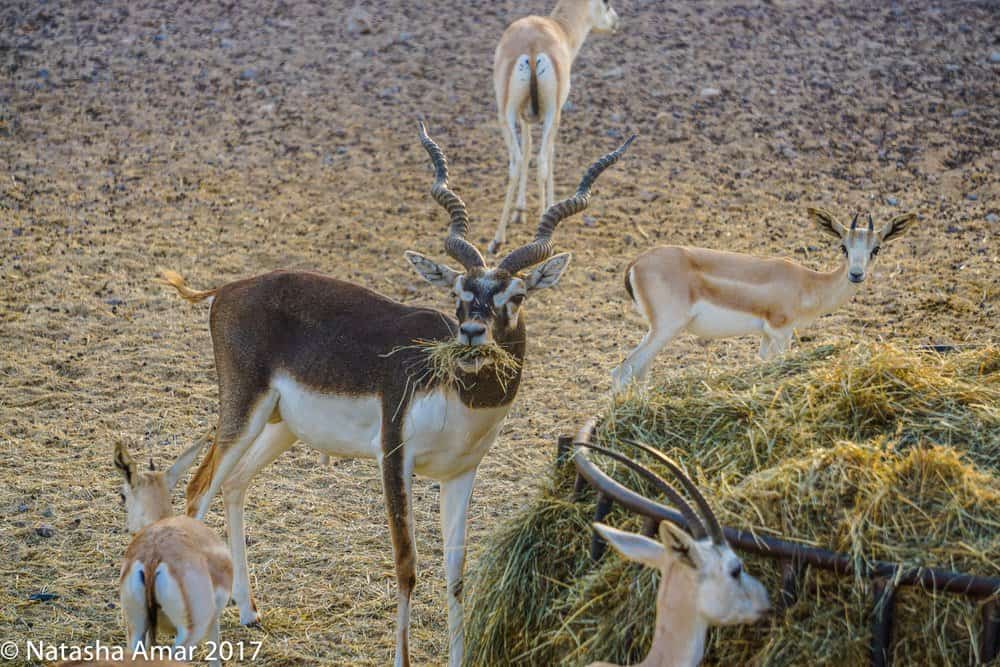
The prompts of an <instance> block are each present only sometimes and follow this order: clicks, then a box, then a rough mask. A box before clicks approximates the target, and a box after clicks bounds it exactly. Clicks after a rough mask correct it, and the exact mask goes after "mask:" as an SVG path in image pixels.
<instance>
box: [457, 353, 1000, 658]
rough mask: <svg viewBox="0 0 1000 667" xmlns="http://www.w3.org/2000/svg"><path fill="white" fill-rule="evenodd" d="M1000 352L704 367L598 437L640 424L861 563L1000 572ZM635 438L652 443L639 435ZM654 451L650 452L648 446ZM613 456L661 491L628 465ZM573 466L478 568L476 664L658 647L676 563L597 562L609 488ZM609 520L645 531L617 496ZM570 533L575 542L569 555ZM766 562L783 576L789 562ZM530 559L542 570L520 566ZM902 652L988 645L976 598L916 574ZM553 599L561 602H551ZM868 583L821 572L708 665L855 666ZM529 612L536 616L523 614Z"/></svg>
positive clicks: (631, 406) (961, 651) (724, 515)
mask: <svg viewBox="0 0 1000 667" xmlns="http://www.w3.org/2000/svg"><path fill="white" fill-rule="evenodd" d="M998 360H1000V351H998V350H997V349H996V348H992V347H990V348H985V349H981V350H976V351H970V352H966V353H961V354H954V355H947V356H939V355H936V354H933V353H914V352H906V351H903V350H900V349H898V348H895V347H892V346H886V345H860V346H856V347H841V348H834V347H818V348H815V349H812V350H807V351H804V352H802V353H800V354H797V355H795V356H793V357H790V358H788V359H786V360H784V361H779V362H777V363H772V364H767V365H763V366H759V367H755V368H751V369H746V370H741V371H738V372H735V373H716V374H713V375H711V376H709V377H704V376H699V375H697V374H692V375H688V376H685V377H680V378H678V379H676V380H672V381H669V382H668V383H666V384H664V385H662V386H658V387H655V388H653V389H650V390H649V391H647V392H643V393H641V394H640V393H635V394H632V395H629V396H626V397H624V398H622V399H620V400H618V401H617V402H616V403H615V404H614V405H613V406H611V407H610V408H609V410H608V412H607V414H606V415H605V416H604V419H603V421H602V423H601V425H600V426H599V429H598V439H599V440H600V441H601V443H602V444H604V445H606V446H611V447H616V446H617V444H618V442H619V440H620V439H621V438H623V437H630V438H639V439H642V440H644V441H646V442H649V443H652V444H654V445H656V446H657V447H659V448H661V449H663V450H664V451H667V452H668V453H669V454H670V455H671V456H674V457H675V458H677V459H679V460H681V461H682V462H683V463H684V464H685V465H686V467H687V468H688V470H689V471H690V472H691V474H692V475H694V477H695V479H697V480H698V482H699V485H700V486H701V487H702V488H704V489H705V490H706V492H707V495H708V496H709V498H711V499H713V505H714V506H715V507H716V510H717V512H718V514H719V516H720V518H721V519H722V520H723V521H724V522H725V523H727V524H729V525H739V526H741V527H744V528H750V529H752V530H754V531H756V532H758V533H761V534H763V533H767V534H771V535H779V536H782V537H786V538H795V539H799V540H802V541H804V542H807V543H809V544H813V545H817V546H823V547H826V548H831V549H836V550H838V551H842V552H845V553H848V554H849V555H851V557H852V558H854V559H855V560H856V561H858V562H859V563H861V562H870V561H872V560H888V561H896V562H901V563H906V564H907V565H912V566H928V567H941V568H947V569H954V570H959V571H964V572H971V573H976V574H983V575H989V576H998V575H1000V563H998V557H1000V520H998V518H997V514H996V508H997V507H998V506H1000V475H998V470H1000V465H998V462H1000V412H998V406H1000V400H998V399H1000V364H998ZM629 453H630V454H632V455H634V454H635V452H634V450H629ZM647 463H648V462H647ZM601 464H602V466H603V467H604V468H605V469H606V470H608V471H609V472H611V473H612V474H614V475H615V476H616V477H617V478H619V479H621V480H625V481H627V483H628V484H629V485H630V486H632V487H633V488H638V489H641V490H643V491H644V492H645V493H648V494H652V491H651V490H650V489H649V488H648V487H645V486H644V485H643V483H641V482H640V481H639V480H638V479H637V478H636V477H635V476H634V475H632V474H631V473H630V472H628V471H627V470H623V469H622V466H616V465H615V464H614V463H613V462H611V461H608V460H604V461H602V462H601ZM570 480H571V475H570V474H569V472H568V471H561V472H559V473H557V474H555V475H554V477H553V480H552V482H551V485H550V486H549V487H548V488H547V489H546V490H545V491H544V492H543V493H542V495H541V497H540V498H539V499H538V500H537V501H536V503H535V505H534V506H531V507H528V508H527V509H526V510H524V511H523V512H522V513H521V514H520V515H519V516H517V517H515V518H514V519H513V520H512V521H511V522H509V523H508V524H506V525H505V526H504V527H502V528H501V529H500V530H499V531H498V533H497V534H496V536H495V537H494V538H493V542H492V544H491V545H490V546H489V547H487V549H486V554H487V556H485V557H484V558H483V559H482V560H481V561H480V562H479V563H477V564H476V565H475V573H474V577H473V581H474V585H473V590H474V593H473V596H472V600H473V604H474V607H473V609H472V611H471V614H470V628H469V630H468V633H467V636H469V637H470V638H471V639H470V647H469V651H470V664H505V663H514V664H519V663H523V664H537V665H542V664H567V665H575V664H586V663H587V662H588V661H591V660H597V659H601V660H616V661H620V662H624V663H627V662H630V661H636V660H638V659H641V658H642V657H643V656H644V654H645V652H646V650H647V648H648V645H649V641H650V640H651V638H652V621H653V614H654V598H655V590H656V580H657V576H656V574H655V573H654V572H652V571H650V570H648V569H640V568H638V567H637V566H635V565H633V564H629V563H626V562H625V561H623V560H622V559H621V558H619V557H618V556H617V555H611V556H609V557H607V558H605V559H604V560H603V561H602V562H601V563H600V564H599V565H598V566H593V565H592V564H591V563H589V562H588V558H587V548H588V546H589V541H590V531H589V530H586V529H581V525H583V526H586V525H587V523H588V522H589V515H590V513H591V512H592V510H593V499H592V497H590V496H588V497H587V498H586V499H585V500H584V501H583V502H580V503H575V504H574V503H572V502H570V498H571V482H570ZM608 521H609V522H610V523H612V524H614V525H619V526H624V527H629V528H632V529H636V530H637V529H638V527H639V521H638V519H637V518H635V517H631V516H628V515H626V514H625V513H623V512H621V511H615V512H613V513H612V515H611V516H610V517H609V519H608ZM552 545H559V546H560V549H561V551H560V552H559V553H560V554H561V557H560V558H553V557H552V556H551V553H550V552H551V551H552V550H553V546H552ZM747 567H748V568H749V570H750V571H751V572H753V573H754V574H755V575H757V576H759V577H760V578H761V579H762V580H764V581H765V583H766V584H767V585H768V588H769V590H771V591H772V592H774V591H777V589H778V585H779V576H778V573H777V569H776V567H775V565H774V564H773V563H770V562H766V561H762V560H761V559H756V558H751V559H748V564H747ZM518 572H528V573H530V576H527V577H524V576H520V577H518V576H515V575H512V573H518ZM897 604H898V607H897V614H896V626H895V629H896V632H895V634H894V641H895V646H894V653H895V656H896V659H897V660H899V661H900V664H921V665H937V664H947V665H966V664H969V663H970V662H974V661H975V660H977V659H978V657H977V654H976V651H977V646H978V633H979V631H980V624H979V615H978V613H979V609H978V606H977V604H975V603H972V602H969V601H967V600H965V599H963V598H960V597H956V596H953V595H948V594H928V593H925V592H923V591H918V590H914V589H910V588H903V589H902V590H901V592H900V594H899V596H898V603H897ZM540 605H541V606H542V607H543V609H544V613H539V611H537V608H538V607H539V606H540ZM870 610H871V591H870V589H869V585H868V582H867V581H865V580H859V581H854V580H853V579H852V578H838V577H835V576H833V575H830V574H828V573H825V572H816V571H813V570H809V571H808V572H807V575H806V579H805V582H804V585H803V588H802V594H801V596H800V599H799V601H798V602H797V603H796V605H794V606H793V607H792V608H791V609H789V610H788V611H787V612H785V613H784V614H783V615H780V616H778V617H777V618H776V619H775V621H774V622H773V624H772V625H769V626H756V627H753V628H729V629H725V630H722V631H718V632H715V633H713V636H712V637H713V638H712V640H711V642H710V645H709V649H708V654H707V656H706V662H707V663H709V664H724V665H747V664H760V665H802V664H822V665H845V664H863V663H864V662H866V661H867V650H868V642H869V637H870V635H869V628H870V619H869V614H870ZM525 617H527V618H528V619H530V622H529V623H528V624H527V628H528V631H525V632H521V631H519V627H523V626H524V622H523V621H522V622H521V623H520V625H519V624H518V623H517V620H518V619H519V618H525Z"/></svg>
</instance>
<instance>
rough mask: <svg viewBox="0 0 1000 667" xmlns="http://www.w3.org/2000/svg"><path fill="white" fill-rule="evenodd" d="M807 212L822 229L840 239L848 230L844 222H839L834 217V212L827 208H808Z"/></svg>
mask: <svg viewBox="0 0 1000 667" xmlns="http://www.w3.org/2000/svg"><path fill="white" fill-rule="evenodd" d="M806 213H808V214H809V217H810V219H812V221H813V222H814V223H815V224H816V226H817V227H819V228H820V230H821V231H824V232H826V233H827V234H829V235H830V236H836V237H837V238H838V239H840V238H843V237H844V234H845V233H846V231H847V230H846V229H845V228H844V226H843V225H842V224H840V223H839V222H837V219H836V218H835V217H833V213H830V212H829V211H827V210H826V209H825V208H807V209H806Z"/></svg>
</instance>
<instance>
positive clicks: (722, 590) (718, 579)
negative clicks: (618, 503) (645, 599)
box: [575, 442, 771, 667]
mask: <svg viewBox="0 0 1000 667" xmlns="http://www.w3.org/2000/svg"><path fill="white" fill-rule="evenodd" d="M575 444H576V445H578V446H584V447H589V448H590V449H594V450H597V451H599V452H601V453H602V454H605V455H607V456H610V457H611V458H613V459H615V460H617V461H620V462H622V463H624V464H625V465H626V466H628V467H629V468H631V469H632V470H635V471H636V472H637V473H639V474H640V475H641V476H643V477H645V478H646V479H647V480H649V481H650V482H652V483H653V485H654V486H655V487H656V488H657V489H658V490H659V491H661V492H663V494H664V495H666V496H667V497H668V498H669V499H670V502H671V504H672V505H673V506H674V507H675V508H677V510H679V511H680V513H681V514H682V515H683V517H684V521H685V523H686V524H687V527H688V530H689V531H690V534H689V533H687V532H685V531H684V530H683V529H681V528H679V527H677V526H676V525H674V524H673V523H671V522H670V521H662V522H660V528H659V533H660V539H659V541H657V540H653V539H650V538H648V537H645V536H643V535H637V534H635V533H628V532H625V531H622V530H617V529H615V528H611V527H610V526H606V525H604V524H602V523H595V524H594V528H595V529H596V530H597V532H598V533H599V534H600V535H601V536H602V537H603V538H604V539H606V540H607V541H608V542H609V543H610V544H611V546H613V547H614V548H615V549H616V550H617V551H618V552H620V553H621V554H622V555H623V556H625V558H628V559H629V560H633V561H636V562H639V563H642V564H643V565H646V566H648V567H654V568H656V569H658V570H659V571H660V587H659V591H658V592H657V595H656V625H655V627H654V629H653V643H652V645H651V646H650V647H649V653H648V654H647V655H646V659H645V660H643V661H642V662H641V663H638V665H639V666H643V667H694V666H695V665H698V664H699V663H700V662H701V659H702V656H703V655H704V652H705V635H706V633H707V632H708V628H709V627H712V626H718V625H739V624H743V623H754V622H756V621H758V620H760V619H761V618H763V617H764V616H765V615H766V614H767V613H768V612H770V610H771V603H770V601H769V600H768V596H767V590H766V589H765V588H764V585H763V584H761V583H760V581H758V580H757V579H756V578H754V577H752V576H750V575H749V574H747V573H746V571H745V570H744V569H743V562H742V561H741V560H740V558H739V556H737V555H736V554H735V553H734V552H733V550H732V547H730V546H729V543H728V542H727V541H726V537H725V535H724V534H723V531H722V526H721V525H720V524H719V521H718V519H716V518H715V513H714V512H712V508H711V507H710V506H709V504H708V501H706V500H705V497H704V496H703V495H702V494H701V492H700V491H699V490H698V487H697V486H695V484H694V482H692V481H691V479H690V478H689V477H688V476H687V475H685V474H684V472H683V471H682V470H681V468H680V466H678V465H677V464H676V463H674V462H673V461H672V460H670V459H669V458H667V457H666V456H665V455H664V454H663V453H662V452H660V451H658V450H656V449H653V448H652V447H648V446H646V445H643V444H640V443H637V442H630V443H629V444H632V445H634V446H636V447H639V448H640V449H642V450H643V451H645V452H646V453H647V454H650V455H651V456H653V457H654V458H656V459H657V460H658V461H659V462H660V463H662V464H663V465H664V466H666V468H667V469H668V470H669V471H670V472H671V474H672V475H673V476H674V477H675V478H676V479H677V481H679V482H680V483H681V486H683V487H684V489H685V490H686V491H687V492H688V494H689V495H690V496H691V498H692V499H693V500H694V502H695V505H697V507H698V510H699V511H700V513H701V518H699V516H698V514H696V513H695V511H694V510H693V509H692V508H691V506H690V505H689V504H688V503H687V501H686V500H685V499H684V497H683V496H682V495H681V494H680V493H678V491H677V490H676V489H675V488H674V487H673V486H671V485H670V484H669V483H668V482H667V481H666V480H664V479H663V478H662V477H660V476H659V475H657V474H656V473H654V472H653V471H652V470H650V469H648V468H646V467H645V466H643V465H641V464H639V463H636V462H635V461H633V460H631V459H629V458H628V457H626V456H624V455H622V454H620V453H618V452H615V451H611V450H608V449H605V448H603V447H598V446H596V445H591V444H589V443H587V442H577V443H575ZM660 507H661V509H663V510H664V511H669V510H668V508H666V507H664V506H662V505H661V506H660ZM589 667H615V666H614V665H612V664H611V663H607V662H594V663H591V664H590V665H589Z"/></svg>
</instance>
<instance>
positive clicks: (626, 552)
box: [594, 523, 666, 569]
mask: <svg viewBox="0 0 1000 667" xmlns="http://www.w3.org/2000/svg"><path fill="white" fill-rule="evenodd" d="M594 529H595V530H596V531H597V532H598V533H599V534H600V536H601V537H603V538H604V539H605V540H607V541H608V543H609V544H610V545H611V546H613V547H614V548H615V550H616V551H617V552H618V553H620V554H621V555H622V556H625V558H628V559H629V560H634V561H635V562H637V563H642V564H643V565H648V566H649V567H655V568H657V569H659V568H660V567H661V566H662V565H663V557H664V555H665V551H666V550H665V549H664V548H663V545H662V544H660V543H659V542H657V541H656V540H651V539H649V538H648V537H645V536H643V535H636V534H635V533H627V532H625V531H624V530H618V529H617V528H612V527H611V526H606V525H604V524H603V523H595V524H594Z"/></svg>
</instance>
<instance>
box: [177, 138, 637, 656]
mask: <svg viewBox="0 0 1000 667" xmlns="http://www.w3.org/2000/svg"><path fill="white" fill-rule="evenodd" d="M420 139H421V142H422V143H423V146H424V148H425V149H426V150H427V153H428V154H429V155H430V158H431V161H432V163H433V165H434V169H435V181H434V185H433V187H432V189H431V194H432V195H433V197H434V199H435V201H437V203H438V204H440V205H441V206H443V207H444V208H445V209H447V211H448V213H449V215H450V217H451V222H450V225H449V228H448V236H447V238H446V240H445V244H444V247H445V251H446V252H447V253H448V255H450V256H451V257H452V258H453V259H455V260H457V261H458V262H460V263H461V264H462V267H463V270H460V271H459V270H455V269H453V268H451V267H449V266H446V265H444V264H438V263H437V262H434V261H432V260H431V259H428V258H427V257H424V256H423V255H420V254H418V253H415V252H407V253H406V258H407V260H409V262H410V264H412V265H413V268H414V269H416V271H417V272H418V273H419V274H420V275H421V276H423V278H424V279H425V280H427V281H428V282H429V283H431V284H432V285H434V286H436V287H440V288H442V289H446V290H448V291H450V292H451V294H452V296H453V297H454V298H455V301H456V304H457V305H456V310H455V319H452V318H450V317H448V316H446V315H445V314H443V313H440V312H438V311H436V310H431V309H427V308H417V307H413V306H408V305H404V304H402V303H399V302H397V301H394V300H392V299H389V298H387V297H385V296H382V295H381V294H378V293H376V292H373V291H371V290H369V289H366V288H364V287H361V286H358V285H355V284H352V283H348V282H343V281H340V280H336V279H334V278H329V277H326V276H323V275H320V274H317V273H307V272H303V271H276V272H273V273H268V274H265V275H262V276H257V277H255V278H248V279H246V280H240V281H237V282H233V283H229V284H227V285H224V286H222V287H219V288H217V289H213V290H208V291H203V292H199V291H196V290H193V289H191V288H189V287H187V286H186V285H185V284H184V282H183V280H182V279H181V278H180V276H178V275H176V274H173V273H168V274H166V275H165V278H166V279H167V281H168V282H170V283H171V284H173V285H174V286H175V287H176V288H177V290H178V291H179V292H180V293H181V295H182V296H183V297H184V298H186V299H187V300H189V301H200V300H202V299H209V298H210V299H212V308H211V318H210V321H211V331H212V341H213V345H214V349H215V363H216V369H217V371H218V376H219V403H220V414H219V426H218V430H217V432H216V440H215V442H214V444H213V445H212V447H211V449H210V450H209V452H208V454H207V455H206V457H205V459H204V460H203V461H202V463H201V466H200V467H199V468H198V471H197V473H196V474H195V476H194V477H193V479H192V480H191V483H190V484H189V485H188V513H189V514H193V515H195V516H197V517H203V516H205V513H206V512H207V511H208V508H209V505H210V504H211V501H212V498H213V497H214V496H215V494H216V493H218V491H219V489H220V488H221V489H222V490H223V497H224V503H225V510H226V523H227V525H228V531H229V541H230V548H231V550H232V555H233V560H234V562H235V563H236V581H235V587H234V594H233V597H234V599H235V600H236V602H237V604H238V605H239V608H240V619H241V621H242V622H243V623H253V622H255V621H257V619H258V612H257V610H256V608H255V606H254V603H253V599H252V596H251V592H250V582H249V578H248V575H247V560H246V549H245V542H244V536H243V504H244V500H245V498H246V492H247V487H248V486H249V484H250V481H251V480H252V479H253V477H254V475H256V474H257V472H258V471H260V470H261V469H262V468H263V467H264V466H266V465H268V464H269V463H271V462H272V461H274V460H275V459H276V458H277V457H278V456H279V455H280V454H281V453H282V452H284V451H285V450H287V449H288V448H289V447H291V445H292V444H293V443H294V442H295V440H296V439H298V440H301V441H303V442H305V443H308V444H309V445H311V446H313V447H315V448H318V449H320V450H321V451H323V452H327V453H329V454H332V455H334V456H346V457H367V458H374V459H376V460H377V461H378V464H379V466H380V468H381V472H382V483H383V491H384V493H385V503H386V511H387V513H388V519H389V531H390V534H391V536H392V544H393V553H394V556H395V563H396V576H397V583H398V611H397V630H396V659H395V664H396V665H397V666H398V665H408V664H409V649H408V636H409V634H408V633H409V626H410V595H411V593H412V591H413V587H414V583H415V578H416V550H415V547H414V538H413V528H414V526H413V504H412V503H413V499H412V493H411V484H412V474H411V473H413V472H416V473H418V474H421V475H424V476H427V477H430V478H432V479H435V480H439V481H440V482H441V492H440V493H441V496H440V501H441V529H442V534H443V539H444V559H445V573H446V578H447V584H448V634H449V664H450V665H454V666H457V665H460V664H461V662H462V652H463V647H464V631H463V626H462V572H463V569H464V563H465V531H466V517H467V513H468V505H469V498H470V496H471V494H472V486H473V481H474V479H475V475H476V468H477V466H478V465H479V462H480V461H481V460H482V458H483V456H484V455H485V454H486V452H487V450H488V449H489V448H490V445H492V443H493V441H494V440H495V439H496V437H497V433H498V432H499V430H500V427H501V425H502V423H503V420H504V417H505V416H506V415H507V412H508V411H509V410H510V406H511V402H512V401H513V400H514V396H515V394H516V393H517V389H518V385H519V383H520V377H521V375H520V363H519V364H518V369H517V371H516V373H515V375H514V376H513V377H509V376H507V377H504V378H499V377H498V376H497V373H495V372H493V370H492V369H491V368H490V367H488V366H487V367H483V365H482V364H481V363H479V361H481V359H483V358H485V357H480V358H479V360H477V361H474V362H470V363H468V364H465V365H462V366H461V367H460V369H459V372H458V377H457V381H456V382H454V383H452V382H451V381H448V382H445V381H442V380H441V379H437V378H435V376H434V375H433V374H430V373H428V372H427V370H428V363H429V362H428V359H427V357H426V354H425V352H424V351H422V350H420V349H419V348H418V347H417V346H415V345H414V343H415V341H421V340H423V341H455V340H457V341H458V343H459V344H463V345H469V346H482V345H487V344H491V343H493V344H496V345H499V346H501V347H503V348H504V349H505V350H506V351H507V352H509V353H510V354H511V355H513V356H514V357H515V358H516V359H517V360H518V362H521V361H523V359H524V352H525V345H526V339H527V334H526V328H525V326H526V325H525V315H524V313H523V312H522V304H523V302H524V300H525V297H526V296H527V295H528V293H529V292H532V291H533V290H537V289H542V288H545V287H552V286H553V285H555V284H556V283H557V282H558V280H559V278H560V276H561V275H562V273H563V271H564V270H565V269H566V267H567V265H568V263H569V259H570V255H569V254H568V253H563V254H559V255H553V246H552V233H553V232H554V231H555V228H556V226H557V225H558V224H559V222H560V221H561V220H563V219H564V218H566V217H568V216H570V215H573V214H575V213H578V212H580V211H582V210H584V209H585V208H586V207H587V204H588V203H589V201H590V188H591V185H592V184H593V182H594V180H595V179H596V178H597V177H598V176H599V175H600V174H601V172H603V171H604V170H605V169H607V168H608V167H609V166H611V165H612V164H614V163H615V162H617V161H618V159H619V158H620V157H621V155H622V154H623V153H624V151H625V149H626V147H627V146H628V144H629V143H630V142H631V139H630V140H629V141H628V142H626V143H625V144H624V145H623V146H621V147H620V148H619V149H618V150H616V151H614V152H613V153H609V154H608V155H606V156H605V157H603V158H601V159H600V160H598V161H597V162H595V163H594V164H593V165H591V167H590V169H588V170H587V172H586V174H585V175H584V177H583V180H582V181H581V182H580V186H579V188H578V189H577V191H576V194H575V195H574V196H573V197H570V198H569V199H566V200H563V201H561V202H559V203H557V204H554V205H553V206H552V207H550V208H549V209H548V210H547V211H546V212H545V214H544V215H543V216H542V218H541V221H540V222H539V224H538V230H537V232H536V234H535V239H534V240H533V241H532V242H531V243H528V244H526V245H524V246H521V247H519V248H517V249H515V250H513V251H512V252H511V253H510V254H508V255H507V256H506V257H504V258H503V260H502V261H501V262H500V263H499V265H497V267H496V268H493V269H490V268H488V267H487V266H486V262H485V261H484V259H483V256H482V255H481V254H480V252H479V250H477V249H476V248H475V246H473V245H472V244H471V243H470V242H469V241H468V240H466V236H467V234H468V232H469V215H468V213H467V212H466V208H465V204H464V203H463V202H462V200H461V199H460V198H459V197H458V196H457V195H456V194H455V193H453V192H452V191H451V190H450V189H449V187H448V169H447V163H446V160H445V156H444V154H443V153H442V152H441V149H440V148H438V146H437V144H435V143H434V142H433V141H432V140H431V139H430V138H429V137H428V136H427V134H426V131H425V129H424V127H423V124H421V126H420ZM531 267H536V268H534V269H533V270H531V271H528V272H527V273H526V274H525V273H522V272H525V271H527V270H528V269H531ZM484 349H485V348H484Z"/></svg>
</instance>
